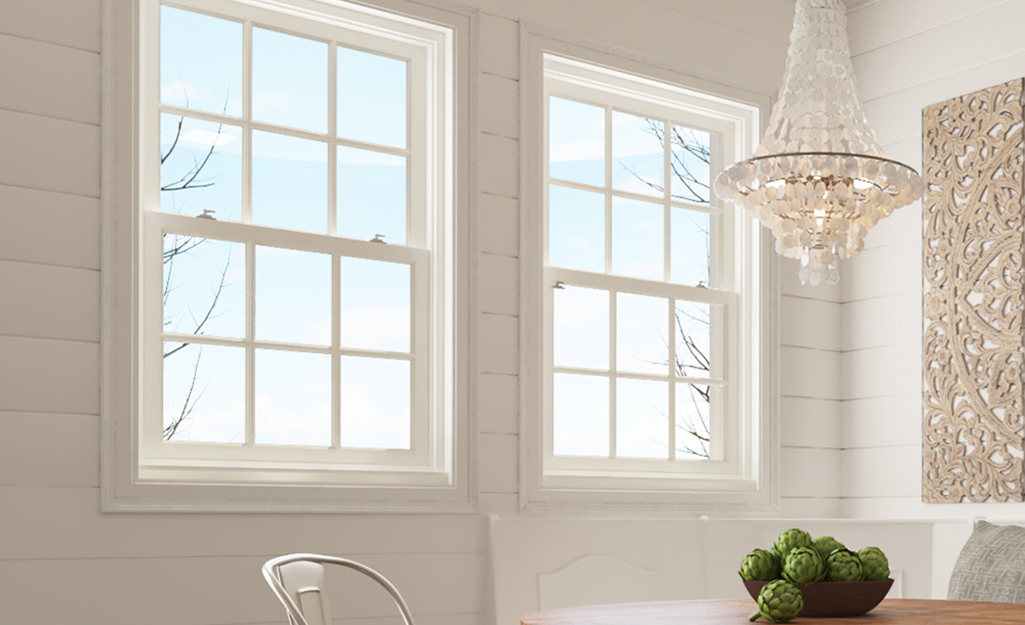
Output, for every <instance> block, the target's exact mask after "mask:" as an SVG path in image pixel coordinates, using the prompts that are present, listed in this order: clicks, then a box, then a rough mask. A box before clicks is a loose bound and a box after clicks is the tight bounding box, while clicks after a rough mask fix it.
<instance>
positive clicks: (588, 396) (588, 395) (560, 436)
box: [552, 373, 609, 457]
mask: <svg viewBox="0 0 1025 625" xmlns="http://www.w3.org/2000/svg"><path fill="white" fill-rule="evenodd" d="M554 392H555V397H554V400H555V420H554V424H553V425H554V436H553V440H552V443H553V446H554V450H555V455H556V456H599V457H608V455H609V379H608V378H606V377H601V376H590V375H572V374H569V373H556V374H555V389H554Z"/></svg>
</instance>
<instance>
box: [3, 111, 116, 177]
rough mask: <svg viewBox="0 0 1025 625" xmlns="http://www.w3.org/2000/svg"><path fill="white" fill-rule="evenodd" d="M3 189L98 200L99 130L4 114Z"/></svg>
mask: <svg viewBox="0 0 1025 625" xmlns="http://www.w3.org/2000/svg"><path fill="white" fill-rule="evenodd" d="M0 146H3V147H2V149H0V184H8V185H12V186H18V187H31V188H33V189H43V190H46V191H60V192H64V193H74V194H77V195H85V196H88V197H99V195H100V129H99V127H98V126H93V125H90V124H82V123H80V122H70V121H66V120H62V119H54V118H51V117H41V116H39V115H29V114H27V113H18V112H15V111H4V110H0Z"/></svg>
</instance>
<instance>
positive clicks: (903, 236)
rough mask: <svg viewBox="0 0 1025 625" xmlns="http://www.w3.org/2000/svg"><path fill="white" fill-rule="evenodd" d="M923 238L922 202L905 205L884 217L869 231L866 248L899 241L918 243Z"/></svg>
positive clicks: (884, 245)
mask: <svg viewBox="0 0 1025 625" xmlns="http://www.w3.org/2000/svg"><path fill="white" fill-rule="evenodd" d="M921 238H922V203H921V202H915V203H913V204H910V205H908V206H904V207H902V208H900V209H898V210H895V211H893V213H892V214H891V215H890V216H889V217H887V218H886V219H883V220H882V221H880V222H879V223H878V224H876V225H875V227H874V228H872V229H871V230H869V231H868V236H866V237H865V249H866V250H872V249H875V248H877V247H886V246H888V245H895V244H898V243H903V244H913V245H916V244H917V243H916V241H917V240H919V239H921Z"/></svg>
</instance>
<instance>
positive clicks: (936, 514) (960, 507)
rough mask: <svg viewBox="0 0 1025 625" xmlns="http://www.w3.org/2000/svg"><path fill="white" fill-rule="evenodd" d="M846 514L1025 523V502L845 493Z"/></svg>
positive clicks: (866, 517)
mask: <svg viewBox="0 0 1025 625" xmlns="http://www.w3.org/2000/svg"><path fill="white" fill-rule="evenodd" d="M841 507H842V510H843V516H844V517H846V518H856V519H874V520H875V519H899V520H907V519H950V520H955V521H962V522H964V523H965V524H968V523H970V522H971V521H972V520H973V519H975V518H977V517H985V518H986V520H988V521H1010V522H1013V523H1016V524H1018V525H1023V524H1025V503H1000V504H993V503H958V504H950V505H945V504H928V503H923V502H922V497H921V495H914V496H906V497H845V498H844V499H843V502H842V504H841Z"/></svg>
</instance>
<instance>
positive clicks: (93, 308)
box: [0, 260, 100, 342]
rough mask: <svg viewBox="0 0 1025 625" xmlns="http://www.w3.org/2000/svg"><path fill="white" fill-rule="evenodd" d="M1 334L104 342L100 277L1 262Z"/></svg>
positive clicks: (87, 271) (90, 272) (84, 271)
mask: <svg viewBox="0 0 1025 625" xmlns="http://www.w3.org/2000/svg"><path fill="white" fill-rule="evenodd" d="M0 293H2V294H3V296H2V297H0V334H3V335H9V336H31V337H37V338H50V339H71V340H75V341H92V342H99V340H100V273H99V272H98V271H93V270H91V269H73V268H69V267H57V266H54V265H38V264H33V263H23V262H14V261H9V260H0Z"/></svg>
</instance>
